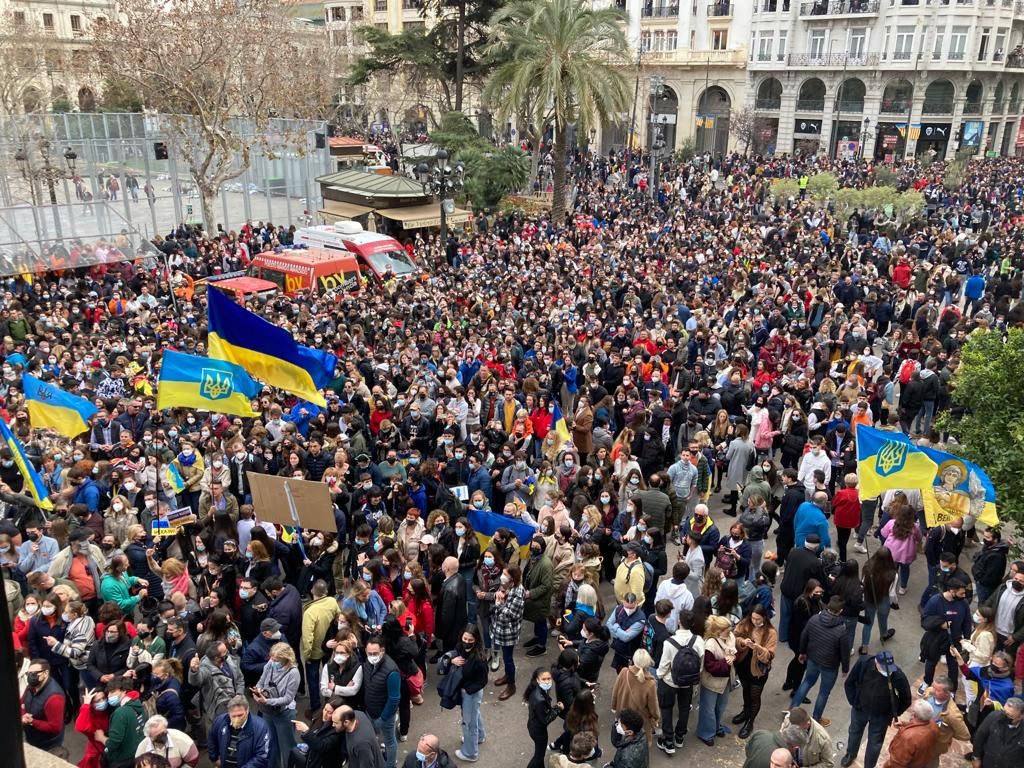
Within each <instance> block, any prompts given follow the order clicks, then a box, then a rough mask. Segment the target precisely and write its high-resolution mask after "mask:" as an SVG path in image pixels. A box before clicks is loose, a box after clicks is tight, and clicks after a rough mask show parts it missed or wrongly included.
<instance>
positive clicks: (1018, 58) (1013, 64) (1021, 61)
mask: <svg viewBox="0 0 1024 768" xmlns="http://www.w3.org/2000/svg"><path fill="white" fill-rule="evenodd" d="M1006 68H1007V69H1024V53H1021V52H1020V51H1016V50H1015V51H1012V52H1011V53H1010V55H1009V56H1007V57H1006Z"/></svg>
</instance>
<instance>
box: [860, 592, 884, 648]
mask: <svg viewBox="0 0 1024 768" xmlns="http://www.w3.org/2000/svg"><path fill="white" fill-rule="evenodd" d="M889 608H890V603H889V596H888V595H886V596H885V597H883V598H882V599H881V600H880V601H879V603H878V605H871V603H864V616H865V618H867V620H868V623H867V624H865V625H864V629H862V630H861V633H860V644H861V645H868V644H869V643H870V642H871V627H872V626H873V625H874V623H875V617H876V616H877V617H878V631H879V632H880V633H881V636H882V637H883V638H884V637H885V635H886V633H887V632H888V631H889Z"/></svg>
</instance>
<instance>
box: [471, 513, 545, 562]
mask: <svg viewBox="0 0 1024 768" xmlns="http://www.w3.org/2000/svg"><path fill="white" fill-rule="evenodd" d="M466 519H467V520H469V524H470V525H471V526H473V530H474V531H475V532H476V540H477V541H478V542H480V551H481V552H482V551H483V550H485V549H487V547H488V546H489V545H490V543H491V538H492V537H493V536H494V534H495V533H496V532H497V530H498V529H499V528H508V529H509V530H510V531H512V534H513V535H514V536H515V537H516V541H517V542H518V543H519V557H520V558H521V559H524V560H525V559H526V558H527V557H528V556H529V553H528V552H527V551H526V548H527V547H529V546H530V542H531V541H532V540H533V535H534V529H533V527H532V526H530V525H527V524H526V523H524V522H523V521H522V520H516V519H515V518H514V517H506V516H505V515H499V514H497V513H496V512H487V511H485V510H482V509H471V510H469V514H468V515H466Z"/></svg>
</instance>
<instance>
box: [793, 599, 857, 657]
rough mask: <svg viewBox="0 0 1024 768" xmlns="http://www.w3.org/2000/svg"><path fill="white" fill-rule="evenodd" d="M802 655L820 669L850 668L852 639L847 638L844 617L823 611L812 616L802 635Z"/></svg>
mask: <svg viewBox="0 0 1024 768" xmlns="http://www.w3.org/2000/svg"><path fill="white" fill-rule="evenodd" d="M800 653H801V654H806V655H807V658H808V659H811V660H812V661H814V663H815V664H817V665H818V666H819V667H824V668H825V669H839V667H840V666H842V668H843V671H844V672H846V671H848V670H849V668H850V639H849V638H848V637H847V636H846V622H845V621H844V620H843V617H842V616H837V615H836V614H834V613H832V612H831V611H827V610H826V611H822V612H821V613H819V614H817V615H816V616H812V617H811V619H810V621H808V622H807V626H806V627H804V631H803V632H802V633H801V635H800Z"/></svg>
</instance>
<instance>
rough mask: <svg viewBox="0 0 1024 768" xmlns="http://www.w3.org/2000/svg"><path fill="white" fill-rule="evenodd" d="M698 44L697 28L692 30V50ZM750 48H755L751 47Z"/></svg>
mask: <svg viewBox="0 0 1024 768" xmlns="http://www.w3.org/2000/svg"><path fill="white" fill-rule="evenodd" d="M696 46H697V30H695V29H691V30H690V50H691V51H692V50H693V49H694V48H695V47H696ZM750 50H754V49H753V48H751V49H750Z"/></svg>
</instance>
